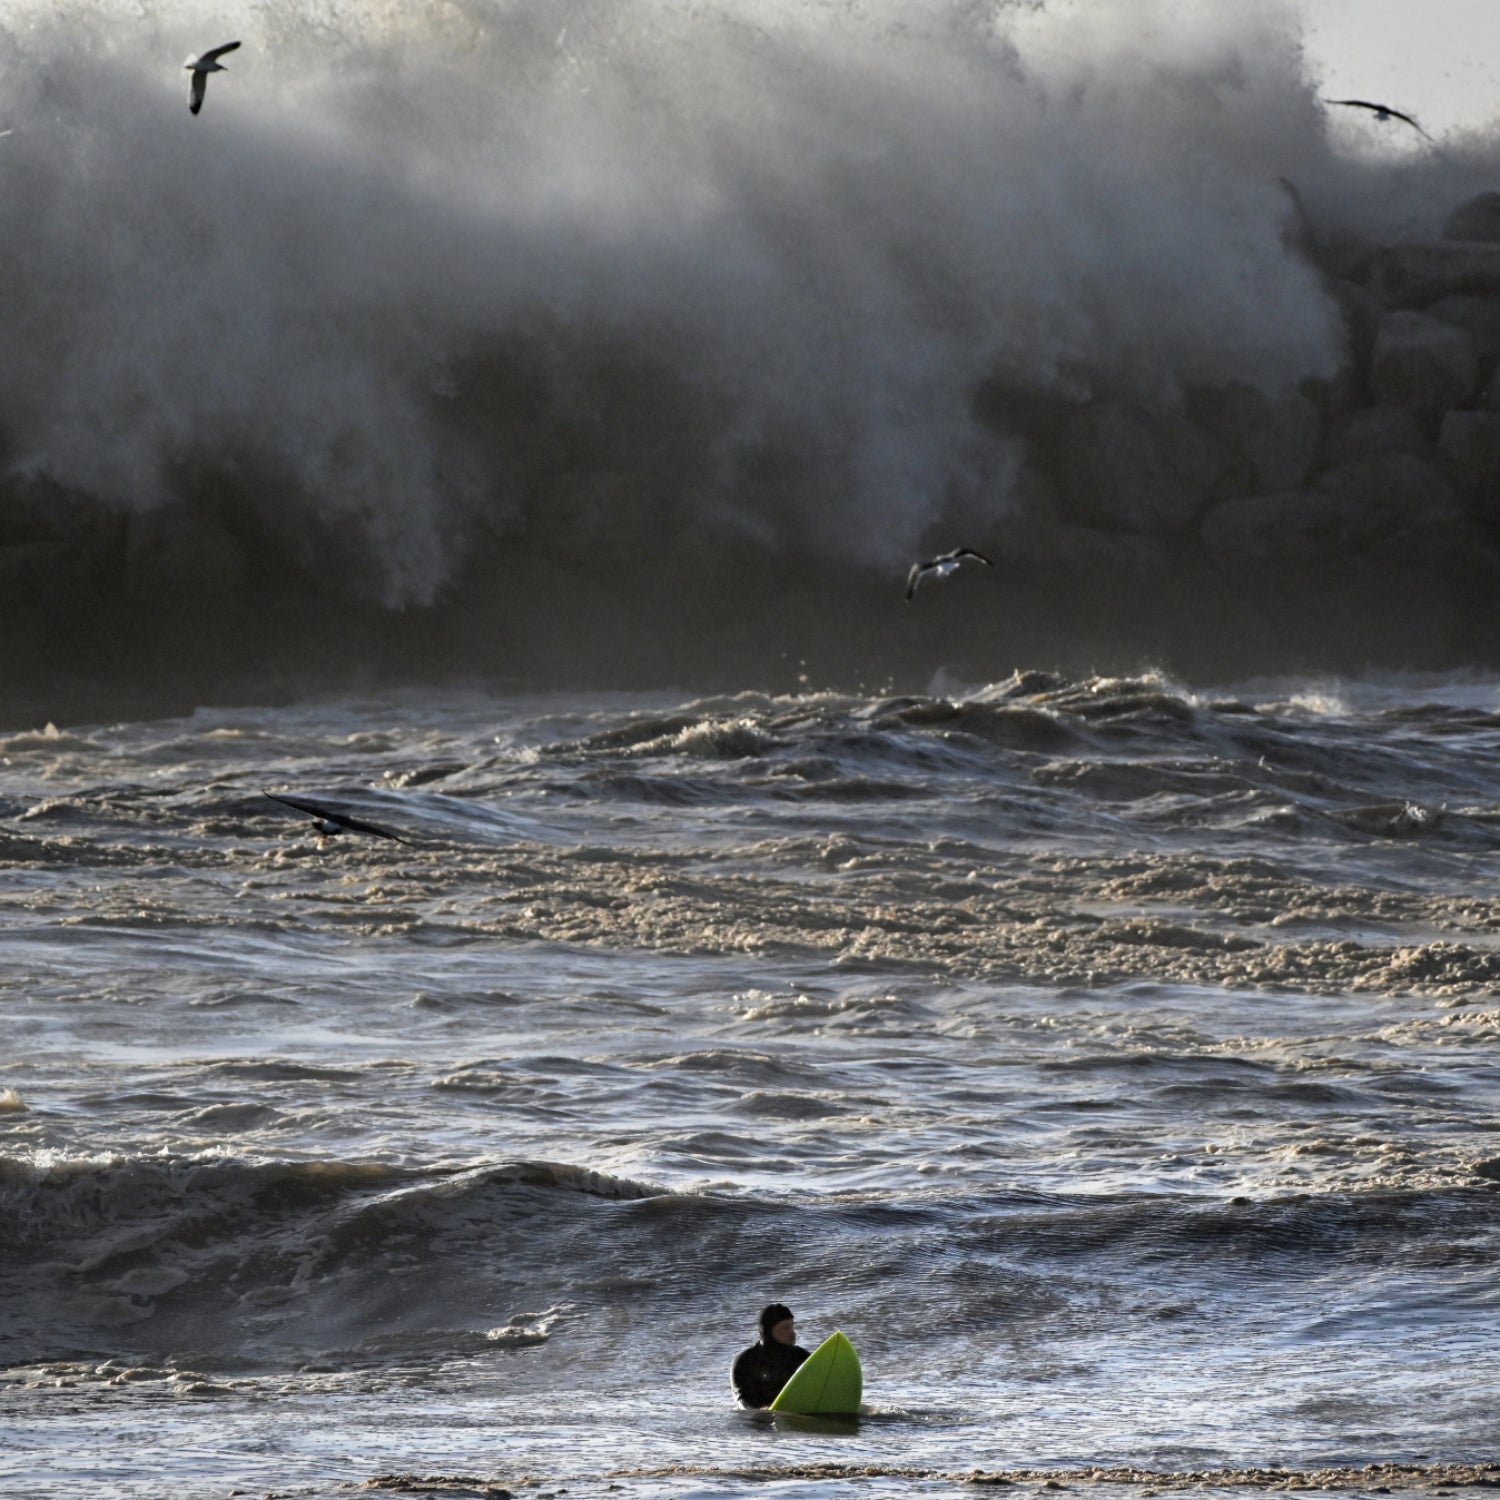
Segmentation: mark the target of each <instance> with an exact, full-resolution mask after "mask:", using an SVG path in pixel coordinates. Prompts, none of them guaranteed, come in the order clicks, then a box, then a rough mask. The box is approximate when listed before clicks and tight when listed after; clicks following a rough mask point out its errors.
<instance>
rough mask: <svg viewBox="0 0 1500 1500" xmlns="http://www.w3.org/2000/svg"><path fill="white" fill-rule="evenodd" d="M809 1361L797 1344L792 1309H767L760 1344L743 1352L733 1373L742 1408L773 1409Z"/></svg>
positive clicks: (775, 1305) (775, 1306) (762, 1318)
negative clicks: (803, 1362)
mask: <svg viewBox="0 0 1500 1500" xmlns="http://www.w3.org/2000/svg"><path fill="white" fill-rule="evenodd" d="M806 1358H807V1350H806V1349H803V1348H801V1347H800V1346H799V1345H798V1343H797V1328H796V1324H795V1323H794V1322H793V1321H792V1310H791V1308H789V1307H786V1306H784V1305H783V1304H782V1303H780V1302H773V1303H772V1304H771V1305H770V1306H769V1307H767V1308H763V1309H762V1311H761V1315H760V1342H759V1343H758V1344H751V1346H750V1347H749V1348H748V1349H745V1350H743V1351H742V1352H741V1353H740V1354H739V1355H738V1356H737V1357H736V1358H735V1361H734V1367H733V1368H732V1369H731V1370H730V1372H729V1378H730V1380H731V1381H732V1382H733V1383H734V1393H735V1395H737V1396H738V1397H739V1398H740V1405H741V1406H769V1405H770V1404H771V1403H772V1402H773V1401H774V1400H775V1399H776V1397H777V1396H778V1395H779V1394H780V1392H781V1388H782V1386H784V1385H785V1384H786V1383H787V1381H789V1380H790V1379H791V1378H792V1372H793V1371H794V1370H795V1369H796V1368H797V1366H798V1365H800V1364H801V1363H802V1361H803V1360H804V1359H806Z"/></svg>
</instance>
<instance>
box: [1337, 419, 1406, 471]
mask: <svg viewBox="0 0 1500 1500" xmlns="http://www.w3.org/2000/svg"><path fill="white" fill-rule="evenodd" d="M1427 447H1428V444H1427V439H1426V438H1425V437H1424V436H1423V434H1422V428H1421V425H1420V424H1419V423H1418V421H1417V419H1416V418H1415V417H1414V416H1412V414H1411V413H1410V412H1409V411H1407V410H1405V409H1404V408H1403V407H1400V406H1367V407H1365V409H1364V410H1363V411H1356V412H1353V413H1352V414H1351V415H1350V416H1348V417H1347V418H1345V420H1344V421H1343V423H1342V424H1341V425H1339V426H1338V427H1336V428H1335V429H1334V430H1333V431H1332V432H1331V433H1330V434H1329V437H1328V441H1327V443H1326V444H1325V445H1324V449H1323V460H1322V461H1323V467H1324V468H1325V469H1331V468H1337V467H1339V466H1340V465H1342V464H1348V463H1356V462H1358V461H1359V460H1360V459H1362V458H1372V457H1375V456H1376V455H1378V454H1382V453H1411V454H1415V455H1416V456H1417V457H1418V458H1424V457H1426V454H1427Z"/></svg>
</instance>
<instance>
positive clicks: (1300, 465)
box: [1188, 381, 1321, 494]
mask: <svg viewBox="0 0 1500 1500" xmlns="http://www.w3.org/2000/svg"><path fill="white" fill-rule="evenodd" d="M1188 410H1189V412H1190V413H1191V415H1192V418H1193V421H1194V423H1196V425H1197V426H1198V427H1200V428H1201V429H1203V430H1204V431H1205V432H1208V433H1211V434H1212V435H1213V436H1214V437H1215V438H1216V439H1218V441H1219V442H1220V443H1222V444H1223V445H1224V447H1225V448H1226V449H1227V450H1228V451H1229V452H1230V453H1231V454H1232V455H1233V456H1234V459H1235V460H1236V462H1237V464H1238V465H1239V467H1240V468H1241V470H1242V471H1243V475H1244V481H1245V482H1244V484H1243V486H1242V488H1243V489H1244V491H1245V492H1246V493H1249V494H1265V493H1268V492H1270V491H1272V490H1288V489H1293V488H1295V487H1296V486H1297V485H1299V484H1301V483H1302V482H1303V481H1304V480H1305V479H1306V478H1307V476H1308V472H1309V471H1310V470H1311V468H1312V465H1313V460H1314V459H1315V458H1316V457H1317V453H1318V442H1319V437H1320V427H1321V423H1320V421H1319V417H1318V409H1317V407H1316V406H1314V405H1313V403H1312V402H1311V401H1309V400H1308V399H1307V397H1306V396H1304V395H1303V394H1302V393H1301V392H1300V391H1296V390H1282V391H1277V392H1276V393H1275V394H1274V395H1267V393H1266V392H1265V391H1263V390H1260V389H1259V388H1258V387H1256V386H1253V385H1245V384H1244V383H1243V382H1240V381H1236V382H1234V383H1233V384H1231V385H1227V386H1220V387H1214V388H1212V389H1206V388H1205V389H1200V390H1196V391H1194V392H1193V393H1192V395H1191V396H1190V397H1189V400H1188Z"/></svg>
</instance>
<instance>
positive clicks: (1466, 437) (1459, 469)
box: [1437, 411, 1500, 523]
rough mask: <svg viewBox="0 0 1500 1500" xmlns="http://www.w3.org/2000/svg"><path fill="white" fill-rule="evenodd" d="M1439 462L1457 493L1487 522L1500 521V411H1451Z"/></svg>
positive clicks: (1440, 437) (1440, 444) (1439, 445)
mask: <svg viewBox="0 0 1500 1500" xmlns="http://www.w3.org/2000/svg"><path fill="white" fill-rule="evenodd" d="M1437 463H1438V468H1439V470H1440V471H1441V472H1442V474H1443V477H1444V478H1445V479H1446V480H1447V481H1448V483H1449V484H1450V485H1452V486H1453V489H1454V492H1455V493H1456V494H1457V495H1458V496H1459V497H1460V498H1461V499H1463V500H1464V501H1465V502H1466V503H1467V504H1468V505H1469V507H1470V509H1471V512H1472V513H1473V514H1475V515H1476V516H1478V517H1479V518H1480V519H1482V520H1484V521H1485V522H1487V523H1489V522H1493V521H1494V520H1495V519H1500V412H1493V411H1450V412H1449V413H1448V415H1447V416H1445V417H1444V418H1443V427H1442V431H1441V433H1440V434H1439V435H1438V443H1437Z"/></svg>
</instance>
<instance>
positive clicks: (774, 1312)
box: [760, 1302, 792, 1344]
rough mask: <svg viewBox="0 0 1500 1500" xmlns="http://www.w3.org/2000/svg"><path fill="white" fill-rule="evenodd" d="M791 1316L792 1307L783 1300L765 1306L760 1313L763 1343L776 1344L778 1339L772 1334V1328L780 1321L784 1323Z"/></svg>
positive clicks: (761, 1339)
mask: <svg viewBox="0 0 1500 1500" xmlns="http://www.w3.org/2000/svg"><path fill="white" fill-rule="evenodd" d="M791 1316H792V1310H791V1308H789V1307H788V1306H786V1304H785V1303H782V1302H773V1303H772V1304H771V1305H770V1306H769V1307H766V1308H763V1309H762V1310H761V1315H760V1341H761V1343H763V1344H774V1343H775V1342H776V1340H775V1339H774V1338H773V1337H772V1336H771V1330H772V1329H773V1328H774V1327H775V1326H776V1325H777V1324H778V1323H784V1322H785V1321H786V1320H787V1319H788V1318H790V1317H791Z"/></svg>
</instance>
